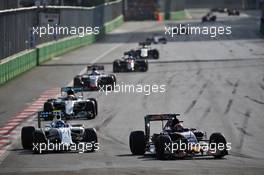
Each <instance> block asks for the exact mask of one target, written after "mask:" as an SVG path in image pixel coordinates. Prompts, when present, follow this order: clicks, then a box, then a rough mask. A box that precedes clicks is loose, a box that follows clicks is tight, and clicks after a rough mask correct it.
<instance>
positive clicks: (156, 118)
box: [145, 114, 182, 140]
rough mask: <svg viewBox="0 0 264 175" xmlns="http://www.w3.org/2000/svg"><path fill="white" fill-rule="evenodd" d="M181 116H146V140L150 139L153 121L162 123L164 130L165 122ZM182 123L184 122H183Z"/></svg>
mask: <svg viewBox="0 0 264 175" xmlns="http://www.w3.org/2000/svg"><path fill="white" fill-rule="evenodd" d="M178 116H180V114H150V115H146V116H145V133H146V139H147V140H148V139H149V138H150V122H151V121H161V122H162V128H163V127H164V124H163V121H168V120H173V119H175V118H176V117H178ZM181 122H182V121H181Z"/></svg>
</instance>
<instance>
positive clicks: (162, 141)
mask: <svg viewBox="0 0 264 175" xmlns="http://www.w3.org/2000/svg"><path fill="white" fill-rule="evenodd" d="M170 142H171V140H170V137H169V136H167V135H160V136H159V137H158V139H157V142H156V143H155V150H156V158H157V159H158V160H165V159H166V154H165V148H166V145H169V144H170Z"/></svg>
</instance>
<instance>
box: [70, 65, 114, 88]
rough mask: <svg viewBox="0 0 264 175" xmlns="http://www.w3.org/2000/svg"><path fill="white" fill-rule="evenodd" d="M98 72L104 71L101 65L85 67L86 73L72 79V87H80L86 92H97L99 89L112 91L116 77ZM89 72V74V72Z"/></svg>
mask: <svg viewBox="0 0 264 175" xmlns="http://www.w3.org/2000/svg"><path fill="white" fill-rule="evenodd" d="M98 70H104V66H103V65H89V66H87V73H85V74H83V75H77V76H75V77H74V79H73V86H74V87H82V88H83V89H84V90H87V91H97V90H99V89H104V90H105V89H107V90H109V89H113V88H114V86H115V83H116V77H115V75H113V74H109V75H108V74H105V73H103V72H99V71H98ZM89 71H91V72H89Z"/></svg>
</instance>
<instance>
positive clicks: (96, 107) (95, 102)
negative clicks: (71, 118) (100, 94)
mask: <svg viewBox="0 0 264 175" xmlns="http://www.w3.org/2000/svg"><path fill="white" fill-rule="evenodd" d="M88 100H91V101H92V102H93V103H94V108H95V115H98V104H97V101H96V99H95V98H88Z"/></svg>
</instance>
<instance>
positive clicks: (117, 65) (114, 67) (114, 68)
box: [113, 61, 120, 72]
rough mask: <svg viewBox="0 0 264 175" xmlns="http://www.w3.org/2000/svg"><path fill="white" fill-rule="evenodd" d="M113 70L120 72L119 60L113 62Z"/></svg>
mask: <svg viewBox="0 0 264 175" xmlns="http://www.w3.org/2000/svg"><path fill="white" fill-rule="evenodd" d="M113 72H120V66H119V63H118V62H117V61H114V63H113Z"/></svg>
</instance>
